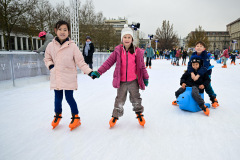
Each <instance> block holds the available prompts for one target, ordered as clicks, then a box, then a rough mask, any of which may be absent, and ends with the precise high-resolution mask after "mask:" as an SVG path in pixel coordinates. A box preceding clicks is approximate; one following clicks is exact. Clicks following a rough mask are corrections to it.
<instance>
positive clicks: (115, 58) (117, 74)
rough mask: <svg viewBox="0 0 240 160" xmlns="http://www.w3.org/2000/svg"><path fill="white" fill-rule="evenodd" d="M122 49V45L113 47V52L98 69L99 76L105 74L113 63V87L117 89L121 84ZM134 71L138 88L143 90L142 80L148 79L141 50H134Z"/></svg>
mask: <svg viewBox="0 0 240 160" xmlns="http://www.w3.org/2000/svg"><path fill="white" fill-rule="evenodd" d="M122 50H123V47H122V45H118V46H117V47H115V50H114V51H113V52H112V53H111V55H110V56H109V58H108V59H107V60H106V61H105V62H104V63H103V64H102V66H101V67H100V68H99V69H98V72H99V73H100V74H103V73H105V72H106V71H107V70H109V69H110V68H111V67H112V66H113V65H114V64H115V63H116V68H115V71H114V74H113V87H114V88H119V87H120V82H121V66H122V65H121V53H122ZM135 52H136V69H137V77H138V84H139V87H140V88H141V89H142V90H144V89H145V85H144V81H143V80H144V79H149V76H148V73H147V70H146V67H145V63H144V59H143V50H141V49H139V48H136V50H135Z"/></svg>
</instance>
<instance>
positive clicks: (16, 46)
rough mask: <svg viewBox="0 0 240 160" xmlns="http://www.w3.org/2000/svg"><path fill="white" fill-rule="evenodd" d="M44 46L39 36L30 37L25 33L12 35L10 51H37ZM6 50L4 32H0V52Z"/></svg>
mask: <svg viewBox="0 0 240 160" xmlns="http://www.w3.org/2000/svg"><path fill="white" fill-rule="evenodd" d="M42 45H43V43H42V40H40V39H39V37H38V36H34V37H30V36H28V35H26V34H24V33H14V32H12V33H11V34H10V41H9V50H37V49H38V48H40V47H41V46H42ZM1 50H5V47H4V38H3V32H2V31H1V30H0V51H1Z"/></svg>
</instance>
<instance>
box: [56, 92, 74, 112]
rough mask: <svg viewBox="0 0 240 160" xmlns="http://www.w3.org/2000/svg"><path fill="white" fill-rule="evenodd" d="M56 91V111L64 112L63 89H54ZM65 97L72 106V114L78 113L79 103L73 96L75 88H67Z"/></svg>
mask: <svg viewBox="0 0 240 160" xmlns="http://www.w3.org/2000/svg"><path fill="white" fill-rule="evenodd" d="M54 92H55V101H54V104H55V113H62V100H63V90H54ZM65 98H66V100H67V102H68V104H69V106H70V108H71V112H72V114H78V108H77V103H76V101H75V99H74V98H73V90H65Z"/></svg>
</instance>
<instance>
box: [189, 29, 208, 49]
mask: <svg viewBox="0 0 240 160" xmlns="http://www.w3.org/2000/svg"><path fill="white" fill-rule="evenodd" d="M189 38H190V39H189V41H188V47H195V44H196V42H197V41H203V42H204V43H205V44H206V48H208V47H209V44H210V43H209V40H208V37H207V34H206V32H205V31H204V30H203V29H202V27H201V26H199V27H198V28H196V29H195V31H194V32H191V33H190V37H189Z"/></svg>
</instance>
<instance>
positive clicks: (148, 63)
mask: <svg viewBox="0 0 240 160" xmlns="http://www.w3.org/2000/svg"><path fill="white" fill-rule="evenodd" d="M151 60H152V58H150V57H147V62H146V66H151V65H152V62H151Z"/></svg>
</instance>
